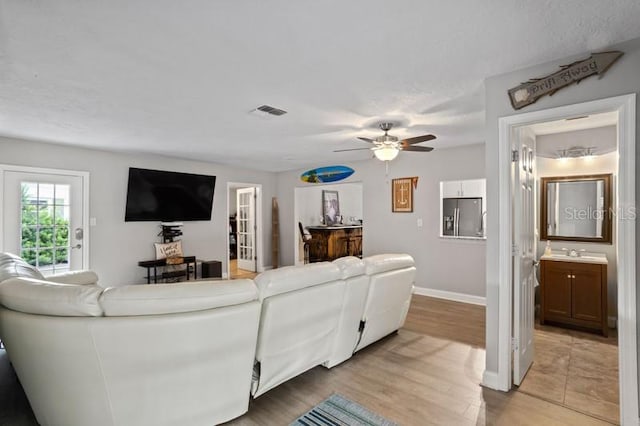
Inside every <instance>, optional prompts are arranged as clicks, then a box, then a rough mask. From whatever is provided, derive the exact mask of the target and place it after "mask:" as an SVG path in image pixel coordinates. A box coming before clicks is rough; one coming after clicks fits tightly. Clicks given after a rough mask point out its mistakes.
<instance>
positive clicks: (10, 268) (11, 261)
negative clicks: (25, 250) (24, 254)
mask: <svg viewBox="0 0 640 426" xmlns="http://www.w3.org/2000/svg"><path fill="white" fill-rule="evenodd" d="M18 277H24V278H34V279H36V280H44V276H43V275H42V274H41V273H40V271H38V270H37V269H36V268H35V266H31V265H29V264H28V263H27V262H25V261H24V260H22V259H21V258H20V257H18V256H16V255H15V254H11V253H0V283H1V282H3V281H6V280H8V279H9V278H18Z"/></svg>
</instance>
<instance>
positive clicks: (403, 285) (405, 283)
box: [356, 255, 416, 350]
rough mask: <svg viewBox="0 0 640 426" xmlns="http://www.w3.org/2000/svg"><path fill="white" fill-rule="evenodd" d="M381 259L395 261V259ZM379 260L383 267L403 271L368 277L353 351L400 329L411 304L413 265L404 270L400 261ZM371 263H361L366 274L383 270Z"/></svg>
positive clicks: (403, 262) (408, 257)
mask: <svg viewBox="0 0 640 426" xmlns="http://www.w3.org/2000/svg"><path fill="white" fill-rule="evenodd" d="M382 256H390V258H391V259H396V258H397V256H398V255H382ZM402 256H406V257H405V259H411V256H409V255H402ZM379 260H380V261H381V262H382V263H383V264H384V265H385V266H389V265H393V264H395V265H398V266H403V267H399V268H398V269H392V270H386V271H384V272H380V273H375V274H372V275H370V277H369V278H370V281H369V292H368V295H367V303H366V305H365V310H364V316H363V320H364V321H365V322H366V324H365V328H364V331H363V332H362V337H361V339H360V343H359V344H358V347H357V349H356V350H360V349H362V348H364V347H365V346H367V345H369V344H371V343H373V342H375V341H377V340H379V339H381V338H382V337H384V336H386V335H387V334H389V333H392V332H394V331H396V330H398V329H399V328H400V327H402V325H403V324H404V321H405V319H406V317H407V312H408V311H409V305H410V304H411V295H412V292H413V284H414V282H415V275H416V268H415V267H414V266H413V262H411V264H410V266H406V265H407V263H405V261H401V260H398V261H396V260H390V261H389V262H386V261H385V259H379ZM372 262H373V261H372V259H369V258H367V259H365V263H367V270H368V271H369V270H379V269H385V268H382V267H380V268H378V267H376V265H374V264H372Z"/></svg>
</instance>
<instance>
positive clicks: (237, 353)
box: [0, 254, 260, 426]
mask: <svg viewBox="0 0 640 426" xmlns="http://www.w3.org/2000/svg"><path fill="white" fill-rule="evenodd" d="M80 275H85V276H90V275H91V273H84V274H70V275H67V276H63V277H56V278H55V282H54V281H53V280H51V279H47V280H45V279H44V277H42V275H41V274H40V273H39V272H38V271H37V270H35V269H34V268H32V267H30V266H29V265H28V264H26V263H25V262H23V261H22V260H21V259H19V258H16V257H11V256H10V255H6V254H0V339H2V341H3V343H4V344H5V346H6V349H7V353H8V355H9V359H10V360H11V362H12V364H13V366H14V368H15V370H16V373H17V375H18V378H19V379H20V382H21V384H22V387H23V388H24V390H25V393H26V395H27V397H28V399H29V402H30V404H31V407H32V409H33V412H34V414H35V416H36V419H37V421H38V423H40V424H41V425H42V426H48V425H60V426H87V425H91V426H102V425H110V426H111V425H138V426H142V425H154V426H158V425H172V426H173V425H203V426H204V425H206V426H210V425H212V424H217V423H221V422H224V421H227V420H230V419H233V418H235V417H238V416H240V415H242V414H243V413H244V412H246V411H247V408H248V402H249V390H250V385H251V371H252V367H253V358H254V353H255V348H256V338H257V334H258V321H259V315H260V302H259V301H258V294H257V291H256V288H255V285H254V284H253V282H252V281H251V280H236V281H233V282H222V283H221V282H196V283H190V284H158V285H140V286H125V287H118V288H110V289H103V288H101V287H99V286H97V285H96V284H95V283H90V282H89V281H83V282H82V283H78V281H79V280H78V278H79V277H80ZM65 278H69V281H68V282H71V283H65Z"/></svg>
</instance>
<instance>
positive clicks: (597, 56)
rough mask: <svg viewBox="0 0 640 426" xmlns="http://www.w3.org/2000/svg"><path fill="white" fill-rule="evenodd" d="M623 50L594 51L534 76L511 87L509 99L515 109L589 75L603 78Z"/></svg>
mask: <svg viewBox="0 0 640 426" xmlns="http://www.w3.org/2000/svg"><path fill="white" fill-rule="evenodd" d="M622 55H624V53H623V52H620V51H617V50H616V51H611V52H600V53H594V54H592V55H591V57H589V58H587V59H584V60H581V61H577V62H574V63H572V64H569V65H563V66H562V67H561V68H562V69H561V70H560V71H558V72H555V73H553V74H551V75H548V76H546V77H542V78H534V79H531V80H529V81H528V82H526V83H522V84H520V85H519V86H517V87H514V88H513V89H509V99H510V100H511V105H512V106H513V108H514V109H520V108H523V107H526V106H527V105H531V104H532V103H534V102H536V101H537V100H538V99H540V98H541V97H543V96H546V95H549V96H551V95H553V94H554V93H556V92H557V91H558V90H560V89H562V88H564V87H566V86H569V85H571V84H573V83H580V81H582V80H584V79H585V78H587V77H590V76H592V75H594V74H598V75H599V76H600V77H599V78H602V76H603V75H604V73H605V72H606V71H607V70H608V69H609V67H610V66H611V65H613V63H614V62H616V61H617V60H618V59H619V58H620V57H621V56H622Z"/></svg>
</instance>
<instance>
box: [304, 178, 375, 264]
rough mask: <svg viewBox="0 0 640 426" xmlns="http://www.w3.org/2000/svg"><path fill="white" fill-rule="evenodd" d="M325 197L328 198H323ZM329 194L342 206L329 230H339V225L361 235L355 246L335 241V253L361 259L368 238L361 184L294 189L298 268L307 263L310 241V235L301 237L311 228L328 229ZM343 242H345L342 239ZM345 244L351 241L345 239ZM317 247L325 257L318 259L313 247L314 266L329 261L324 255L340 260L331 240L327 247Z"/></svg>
mask: <svg viewBox="0 0 640 426" xmlns="http://www.w3.org/2000/svg"><path fill="white" fill-rule="evenodd" d="M323 193H324V194H325V195H324V198H323ZM327 194H329V195H330V196H334V197H336V200H337V201H338V202H339V204H338V205H339V211H338V213H339V214H338V215H337V217H336V218H335V220H333V219H332V220H330V222H333V225H332V226H330V227H329V228H331V229H337V228H339V227H340V225H344V227H346V228H348V227H358V228H359V229H358V231H359V232H357V233H359V235H360V236H359V238H358V241H356V242H355V243H346V242H345V243H344V244H339V243H338V242H337V241H336V244H335V247H336V252H338V251H339V252H340V254H339V255H353V256H360V257H362V253H363V249H364V238H365V233H364V223H363V214H364V209H363V186H362V182H348V183H338V184H327V185H313V186H304V187H298V188H295V193H294V218H295V220H294V223H293V224H292V226H293V238H294V241H293V247H294V264H295V265H302V264H304V263H305V239H308V238H309V237H310V235H307V236H306V237H305V236H303V234H302V233H305V234H306V233H307V232H309V228H322V227H326V226H327V220H326V219H325V213H326V211H325V210H326V209H324V207H323V205H324V204H325V203H326V197H327ZM347 232H348V230H347ZM311 238H313V237H311ZM340 240H341V241H342V239H340ZM346 240H348V238H347V239H345V241H346ZM307 244H308V242H307ZM317 247H319V248H320V250H318V251H319V252H322V253H323V255H322V256H317V255H315V254H314V249H313V245H312V247H311V253H310V257H311V259H310V261H312V262H313V261H322V260H329V259H330V258H325V257H323V256H324V254H327V253H328V252H331V253H332V254H333V255H334V256H338V254H334V253H333V250H332V248H331V247H332V241H331V240H329V241H325V242H324V243H322V242H321V243H320V244H318V245H317ZM323 248H324V249H323Z"/></svg>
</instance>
